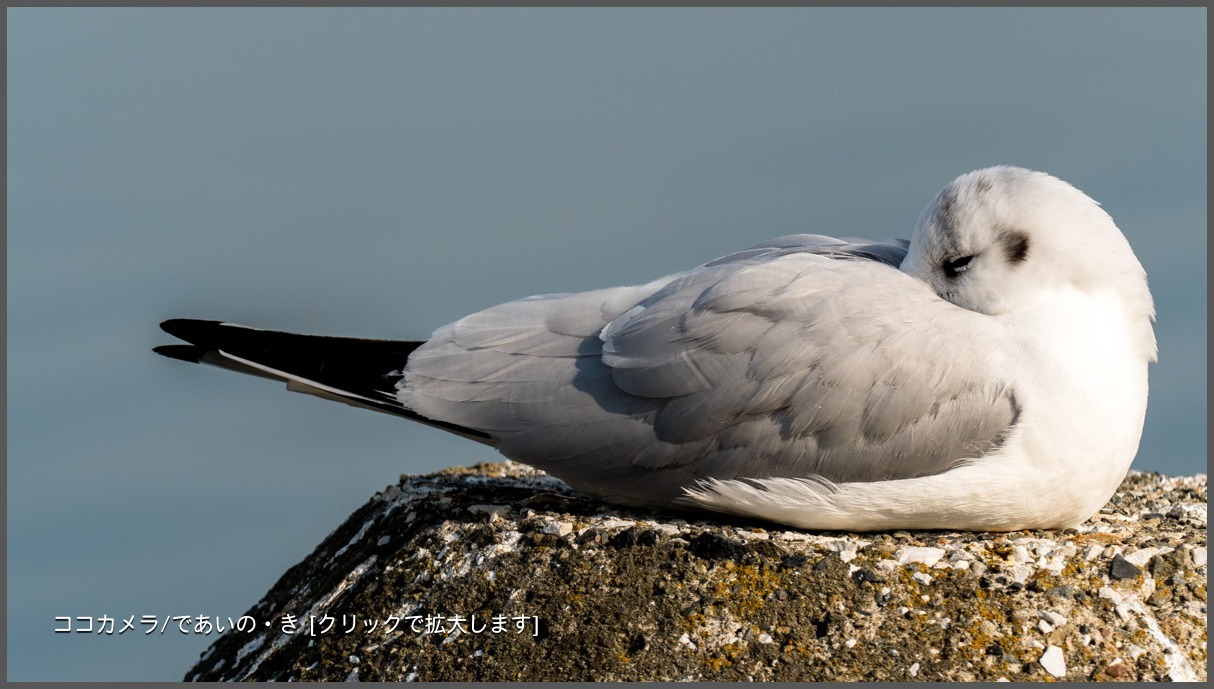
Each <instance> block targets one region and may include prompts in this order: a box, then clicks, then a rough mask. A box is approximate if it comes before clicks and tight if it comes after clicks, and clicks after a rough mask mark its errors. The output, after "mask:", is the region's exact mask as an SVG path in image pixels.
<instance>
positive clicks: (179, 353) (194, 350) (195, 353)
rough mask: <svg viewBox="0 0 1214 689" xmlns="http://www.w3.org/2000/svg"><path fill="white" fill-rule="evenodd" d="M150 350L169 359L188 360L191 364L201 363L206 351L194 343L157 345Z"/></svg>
mask: <svg viewBox="0 0 1214 689" xmlns="http://www.w3.org/2000/svg"><path fill="white" fill-rule="evenodd" d="M152 351H153V352H156V353H157V354H159V355H161V356H167V357H168V358H170V359H177V360H179V361H188V362H190V363H191V364H199V363H202V356H203V354H205V353H206V352H205V350H203V349H202V348H200V347H195V346H194V345H160V346H159V347H153V348H152Z"/></svg>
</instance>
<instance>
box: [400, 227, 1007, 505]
mask: <svg viewBox="0 0 1214 689" xmlns="http://www.w3.org/2000/svg"><path fill="white" fill-rule="evenodd" d="M904 254H905V243H895V244H875V243H871V242H867V243H866V242H862V241H842V240H835V239H831V238H826V237H818V236H812V235H798V236H794V237H784V238H780V239H777V240H773V241H772V242H768V243H766V244H763V245H759V246H757V247H753V248H752V249H748V250H746V251H743V252H739V253H737V254H732V255H731V256H727V257H725V258H722V259H718V260H717V261H713V262H711V263H708V264H705V265H704V266H701V267H700V268H697V269H695V270H692V271H688V272H686V273H682V274H678V275H674V276H670V277H666V278H662V279H660V280H656V281H654V282H651V283H649V284H647V285H642V286H638V287H620V288H612V289H606V290H598V291H594V292H585V293H580V294H571V295H545V296H541V297H532V298H528V299H524V300H520V301H515V302H510V303H507V304H503V305H501V306H497V307H493V308H491V309H487V310H485V311H482V312H479V313H477V314H473V315H471V316H469V317H467V318H464V319H462V320H460V321H457V322H455V323H453V324H451V325H449V326H445V327H444V328H441V329H440V330H438V331H437V332H436V333H435V335H434V337H433V338H432V339H431V340H430V342H428V343H427V344H426V345H423V346H422V347H421V348H419V349H418V350H416V351H415V352H414V353H413V355H411V357H410V360H409V365H408V366H407V367H406V370H405V376H404V379H403V380H402V383H401V387H400V390H399V397H400V399H401V401H402V403H404V404H405V405H406V406H408V407H409V408H411V409H415V410H417V411H418V412H420V413H422V414H425V415H427V416H430V417H432V418H438V419H444V420H446V421H449V422H452V423H456V424H459V425H462V426H466V427H469V428H475V429H480V430H483V431H485V432H488V433H490V434H491V435H492V436H493V440H492V443H493V444H495V445H496V446H497V447H498V448H499V449H500V450H501V451H502V452H503V453H504V454H506V455H507V456H508V457H512V458H514V459H517V460H519V461H523V462H527V463H531V464H535V465H537V466H540V467H541V468H543V469H545V470H547V471H550V472H551V473H553V474H555V475H557V476H559V477H561V478H564V479H565V480H567V481H569V482H570V483H571V484H573V485H574V486H575V487H578V488H580V489H582V490H584V491H586V492H589V493H592V494H598V495H603V496H610V497H613V498H614V499H617V500H624V501H631V502H637V503H645V502H655V501H662V500H667V499H669V498H670V497H671V496H672V495H676V494H677V493H678V492H679V491H680V490H681V489H682V487H683V486H686V485H689V484H691V483H693V482H694V481H696V480H698V479H701V478H706V477H715V478H718V479H733V478H745V477H749V478H766V477H807V476H819V477H822V478H825V479H828V480H830V481H834V482H846V481H874V480H885V479H896V478H910V477H914V476H925V475H930V474H935V473H940V472H942V471H946V470H947V469H949V468H951V467H953V466H955V465H956V464H957V463H958V462H960V461H964V460H965V459H968V458H973V457H977V456H980V455H981V454H982V453H984V452H986V451H989V450H990V449H992V448H993V447H995V446H997V445H998V444H999V443H1000V442H1001V440H1002V438H1003V436H1004V435H1005V434H1006V432H1007V431H1008V429H1009V428H1010V426H1011V425H1012V424H1013V423H1014V422H1015V420H1016V414H1017V411H1018V410H1017V409H1016V407H1015V400H1014V397H1013V392H1012V390H1011V389H1010V388H1008V387H1007V386H1006V385H1005V384H1004V383H1002V382H1001V381H999V380H997V379H993V378H992V373H991V372H990V370H989V366H988V365H987V364H986V363H985V362H986V356H985V352H982V351H975V349H974V347H973V345H970V344H968V343H970V342H982V341H986V340H984V338H983V336H982V335H983V333H982V329H983V328H984V326H985V324H984V322H983V320H982V319H983V318H984V317H983V316H981V315H980V314H975V313H972V312H969V311H965V310H963V309H960V308H958V307H956V306H953V305H951V304H948V303H947V302H944V301H943V300H941V299H940V298H939V297H937V296H936V295H935V294H934V293H932V292H931V291H930V290H929V289H928V287H927V286H926V285H924V284H923V283H921V282H918V281H916V280H914V279H913V278H910V277H909V276H907V275H905V274H903V273H901V272H899V271H897V270H896V269H895V266H896V265H897V264H898V262H900V260H901V256H902V255H904ZM967 334H972V335H976V337H967V336H966V335H967Z"/></svg>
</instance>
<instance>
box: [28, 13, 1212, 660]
mask: <svg viewBox="0 0 1214 689" xmlns="http://www.w3.org/2000/svg"><path fill="white" fill-rule="evenodd" d="M8 146H9V149H8V194H9V197H8V201H9V205H8V376H9V378H8V389H7V392H8V515H7V516H8V613H9V614H8V621H7V624H8V672H9V678H10V679H14V680H18V679H20V680H28V679H40V680H45V679H65V680H72V679H169V680H172V679H177V678H180V677H181V676H182V675H183V673H184V672H185V671H186V669H187V668H189V667H190V665H192V663H193V662H194V661H195V660H196V658H197V656H198V654H199V653H200V652H201V651H202V650H203V649H204V648H205V647H206V646H207V645H208V644H209V643H210V642H211V641H212V640H213V637H210V638H207V637H202V636H182V635H180V634H176V633H166V634H164V635H160V634H159V633H157V634H153V635H151V636H145V635H144V634H143V633H142V632H143V627H142V626H138V625H137V628H136V630H135V631H134V632H127V633H126V634H124V635H122V636H113V637H106V636H97V635H78V634H55V633H53V629H54V628H55V627H56V626H57V623H56V622H55V620H54V618H55V617H56V616H66V615H71V616H76V615H92V616H101V615H109V616H110V617H115V618H119V619H121V618H123V617H129V616H132V615H135V616H137V619H138V617H140V616H142V615H157V616H165V615H208V616H212V617H213V616H216V615H219V616H221V617H226V616H229V615H230V616H233V617H236V616H238V615H240V614H241V613H243V612H244V611H245V610H246V609H247V608H248V607H249V606H250V605H251V604H252V603H254V602H255V601H257V600H258V598H259V597H260V596H261V594H262V593H264V592H265V591H266V590H267V589H268V588H269V587H270V586H271V585H273V583H274V582H275V581H276V579H277V577H278V576H279V575H280V574H282V573H283V572H284V571H285V570H286V569H287V568H288V567H289V566H291V565H292V564H294V563H295V562H297V561H299V560H300V559H301V558H303V557H304V556H305V555H307V554H308V552H309V551H310V550H311V549H312V548H313V547H314V546H315V545H316V544H317V543H318V542H319V541H320V540H321V539H322V538H323V537H324V536H325V535H326V534H327V533H329V531H330V530H331V529H333V528H334V527H336V526H337V525H338V524H339V523H340V522H341V521H342V520H343V519H344V518H345V517H346V516H347V515H348V514H349V513H350V512H351V511H353V510H354V509H355V508H357V507H358V506H359V505H361V504H362V503H363V502H364V501H365V500H366V499H367V498H368V497H370V496H371V494H372V493H374V492H375V491H377V490H379V489H381V488H383V487H384V486H385V485H388V484H390V483H393V482H394V481H395V480H396V478H397V476H398V475H399V474H400V473H402V472H407V473H415V472H426V471H432V470H436V469H439V468H442V467H444V466H450V465H457V464H471V463H474V462H476V461H482V460H492V459H495V458H496V457H497V455H495V454H494V453H492V452H491V451H489V450H487V449H484V448H482V447H480V446H478V445H476V444H474V443H470V442H468V441H465V440H462V439H460V438H456V437H449V436H447V435H445V434H443V433H441V432H439V431H436V430H433V429H429V428H425V427H421V426H414V425H411V424H409V423H405V422H403V421H400V420H397V419H394V418H391V417H388V416H383V415H379V414H373V413H369V412H365V411H359V410H355V409H351V408H349V407H345V406H342V405H337V404H333V403H330V402H324V401H321V400H317V399H313V398H309V397H305V396H302V395H288V394H286V393H285V392H284V390H283V389H282V387H281V386H279V385H274V384H270V383H268V382H267V381H264V380H260V379H254V378H246V377H241V376H237V375H233V374H230V373H226V372H222V371H218V370H214V369H203V368H199V367H193V366H187V365H185V364H182V363H179V362H174V361H170V360H167V359H162V358H160V357H157V356H155V355H153V354H152V353H151V351H150V349H151V347H152V346H154V345H156V344H161V343H166V342H170V341H172V339H171V338H169V337H168V336H167V335H164V334H162V333H161V332H160V331H159V330H158V329H157V327H156V324H157V323H158V322H159V321H160V320H162V319H165V318H169V317H174V316H190V317H202V318H222V319H227V320H233V321H236V322H242V323H248V324H252V325H257V326H261V327H267V328H276V329H286V330H295V331H301V332H314V333H323V334H344V335H359V336H369V337H386V338H423V337H425V336H426V335H427V334H428V333H429V332H430V331H431V330H433V329H434V328H435V327H437V326H439V325H441V324H443V323H446V322H448V321H451V320H453V319H455V318H457V317H459V316H461V315H464V314H466V313H468V312H471V311H473V310H476V309H480V308H483V307H486V306H490V305H492V304H495V303H498V302H500V301H504V300H507V299H510V298H515V297H521V296H525V295H529V294H535V293H542V292H554V291H574V290H582V289H589V288H596V287H603V286H608V285H614V284H623V283H637V282H641V281H645V280H648V279H649V278H652V277H655V276H657V275H659V274H663V273H666V272H670V271H672V270H676V269H682V268H688V267H692V266H694V265H697V264H700V263H702V262H705V261H707V260H711V259H713V258H715V257H717V256H720V255H722V254H725V253H728V252H730V251H732V250H735V249H739V248H742V247H746V246H748V245H751V244H753V243H756V242H759V241H762V240H764V239H768V238H771V237H775V236H777V235H781V234H788V233H794V232H822V233H827V234H836V235H858V236H868V237H872V238H877V239H884V238H889V237H895V236H908V234H909V232H910V230H911V227H912V225H913V223H914V221H915V219H916V217H917V215H918V213H919V211H920V209H921V208H922V207H923V205H924V204H925V203H926V202H927V201H928V200H929V199H930V198H931V197H932V196H933V195H934V194H935V193H936V191H938V190H939V188H940V187H941V186H943V185H944V184H945V183H947V182H948V181H949V180H950V179H952V178H953V177H955V176H956V175H958V174H961V173H963V172H967V171H969V170H972V169H975V168H978V167H984V166H987V165H992V164H998V163H1009V164H1016V165H1023V166H1026V167H1033V168H1037V169H1042V170H1046V171H1048V172H1051V173H1053V174H1055V175H1057V176H1059V177H1061V178H1063V179H1066V180H1068V181H1070V182H1072V183H1074V184H1075V185H1076V186H1078V187H1079V188H1081V189H1083V190H1084V191H1086V192H1087V193H1088V194H1090V195H1091V196H1092V197H1094V198H1096V199H1097V200H1099V201H1101V202H1102V203H1103V204H1104V207H1105V208H1106V209H1107V210H1108V211H1109V212H1110V213H1111V214H1112V215H1113V217H1114V218H1115V219H1116V220H1117V221H1118V223H1119V225H1120V226H1121V228H1122V229H1123V230H1124V231H1125V233H1126V235H1127V236H1128V237H1129V239H1130V242H1131V244H1132V245H1133V246H1134V247H1135V249H1136V251H1137V253H1138V256H1139V257H1140V259H1141V260H1142V262H1143V263H1144V265H1145V266H1146V268H1147V272H1148V274H1149V275H1150V279H1151V287H1152V290H1153V292H1154V295H1155V298H1156V301H1157V304H1158V311H1159V323H1158V326H1157V332H1158V335H1159V341H1160V350H1161V351H1160V358H1161V361H1160V363H1159V364H1158V365H1157V366H1155V367H1154V368H1153V369H1152V372H1151V385H1152V392H1151V402H1150V410H1149V412H1148V416H1147V424H1146V431H1145V433H1144V436H1143V441H1142V447H1141V451H1140V453H1139V456H1138V459H1137V461H1136V462H1135V466H1136V467H1137V468H1139V469H1147V470H1155V471H1163V472H1167V473H1172V474H1192V473H1197V472H1204V471H1205V464H1206V460H1205V456H1206V363H1205V353H1206V264H1205V258H1206V13H1205V10H1204V9H1190V10H1183V9H1181V10H1177V9H1172V10H1107V9H1103V10H1058V11H1055V10H1020V11H1009V10H977V11H974V10H905V11H902V10H888V9H871V10H857V11H838V10H824V9H787V10H786V9H761V10H732V9H722V10H615V11H611V10H560V9H558V10H543V9H541V10H512V9H511V10H484V9H453V10H417V9H389V10H365V9H364V10H306V9H286V10H247V9H245V10H233V9H194V10H173V9H105V10H83V9H10V10H9V14H8ZM449 612H452V613H458V612H459V611H449Z"/></svg>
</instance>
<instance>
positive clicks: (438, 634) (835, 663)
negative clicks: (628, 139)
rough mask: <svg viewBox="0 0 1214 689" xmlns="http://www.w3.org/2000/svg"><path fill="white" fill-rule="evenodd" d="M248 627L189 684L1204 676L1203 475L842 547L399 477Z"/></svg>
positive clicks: (527, 491) (753, 526)
mask: <svg viewBox="0 0 1214 689" xmlns="http://www.w3.org/2000/svg"><path fill="white" fill-rule="evenodd" d="M246 615H247V616H248V618H249V621H250V622H254V621H255V623H256V624H255V625H253V629H252V630H251V631H245V630H230V631H229V632H227V633H226V634H225V635H223V636H221V637H220V638H219V639H218V640H217V641H216V642H215V643H214V645H212V646H211V648H209V649H208V650H207V651H206V652H205V653H204V654H203V656H202V658H201V660H200V661H199V662H198V664H197V665H196V666H195V667H194V668H193V669H191V670H190V671H189V672H188V673H187V674H186V679H187V680H278V681H287V680H296V681H307V680H334V681H342V680H363V681H377V680H389V681H412V680H419V681H434V680H443V681H467V680H499V681H505V680H524V681H540V680H667V681H669V680H783V681H792V680H865V681H891V680H892V681H899V680H910V681H914V680H920V681H932V680H966V681H972V680H999V679H1007V680H1011V681H1024V680H1059V681H1063V680H1066V681H1081V680H1100V681H1103V680H1116V681H1144V680H1146V681H1149V680H1191V681H1204V680H1205V679H1206V477H1205V475H1199V476H1194V477H1168V476H1161V475H1158V474H1146V473H1139V472H1131V474H1130V475H1129V476H1128V477H1127V478H1126V480H1125V482H1124V483H1123V484H1122V486H1121V488H1120V490H1119V491H1118V493H1117V494H1116V495H1115V496H1114V497H1113V499H1112V501H1111V502H1110V503H1109V504H1108V505H1107V506H1106V507H1105V508H1104V509H1103V510H1101V512H1100V513H1099V514H1098V515H1097V516H1096V517H1094V518H1093V519H1092V520H1090V521H1089V522H1087V523H1085V524H1083V525H1082V526H1081V527H1079V528H1077V529H1067V530H1064V531H1018V532H1013V533H1007V534H984V533H966V532H938V531H932V532H895V533H872V534H848V533H806V532H800V531H793V530H784V529H781V528H779V527H775V526H773V525H771V524H764V523H759V522H744V521H738V520H728V519H724V518H723V519H710V518H706V517H703V516H700V515H688V514H679V513H656V512H645V511H636V510H626V509H622V508H619V507H615V506H610V505H604V504H602V503H598V502H594V501H591V500H587V499H585V498H582V497H580V496H578V495H577V494H576V493H574V492H572V491H571V490H569V489H568V488H567V487H565V486H564V484H562V483H560V482H559V481H556V480H555V479H552V478H549V477H547V476H545V475H543V474H542V473H539V472H537V471H535V470H533V469H530V468H528V467H525V466H523V465H518V464H513V463H502V464H482V465H477V466H476V467H471V468H461V469H453V470H447V471H444V472H441V473H439V474H433V475H428V476H404V477H402V478H401V481H400V483H399V485H396V486H391V487H389V488H388V489H386V490H385V491H383V492H381V493H378V494H376V495H375V496H374V497H373V498H372V499H371V500H370V501H369V502H368V503H367V504H366V505H364V506H363V507H362V508H360V509H359V510H358V511H357V512H355V513H354V514H353V515H352V516H351V517H350V518H349V519H348V520H347V521H346V523H344V524H343V525H341V526H340V527H339V528H338V529H337V530H336V531H334V532H333V533H332V534H330V535H329V537H328V538H326V539H325V540H324V542H323V543H321V544H320V546H319V547H317V549H316V550H315V551H314V552H313V553H312V554H311V555H310V556H308V558H307V559H305V560H304V561H303V562H301V563H300V564H298V565H296V566H295V567H293V568H291V569H290V570H289V571H288V572H287V573H286V574H285V575H283V577H282V578H281V579H280V580H279V581H278V583H277V584H276V585H275V586H274V587H273V589H271V590H270V592H269V593H267V594H266V596H265V598H263V599H262V600H261V601H260V602H259V603H258V604H257V605H256V606H254V607H253V608H252V609H251V610H250V611H249V612H248V613H246ZM291 620H293V621H294V623H295V627H294V628H293V629H292V628H291V627H290V625H289V624H288V622H289V621H291ZM244 629H247V627H245V628H244ZM520 629H521V631H520ZM288 632H290V633H288Z"/></svg>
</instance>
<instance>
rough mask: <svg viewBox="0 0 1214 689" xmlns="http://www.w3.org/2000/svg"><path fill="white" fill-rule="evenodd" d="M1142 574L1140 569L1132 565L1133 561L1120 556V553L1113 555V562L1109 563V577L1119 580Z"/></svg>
mask: <svg viewBox="0 0 1214 689" xmlns="http://www.w3.org/2000/svg"><path fill="white" fill-rule="evenodd" d="M1140 576H1142V570H1141V569H1139V568H1138V567H1136V566H1135V565H1134V563H1132V562H1130V561H1129V560H1127V559H1125V558H1124V557H1122V556H1121V555H1120V554H1118V555H1114V556H1113V563H1112V564H1110V565H1109V578H1111V579H1115V580H1117V581H1121V580H1122V579H1133V578H1134V577H1140Z"/></svg>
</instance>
